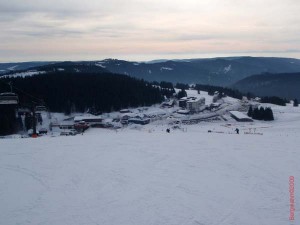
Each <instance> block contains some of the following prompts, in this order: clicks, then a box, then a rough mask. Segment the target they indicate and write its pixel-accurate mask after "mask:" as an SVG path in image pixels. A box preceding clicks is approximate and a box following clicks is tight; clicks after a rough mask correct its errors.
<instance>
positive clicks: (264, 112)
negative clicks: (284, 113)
mask: <svg viewBox="0 0 300 225" xmlns="http://www.w3.org/2000/svg"><path fill="white" fill-rule="evenodd" d="M247 115H248V116H249V117H251V118H252V119H255V120H264V121H272V120H274V115H273V111H272V109H271V108H270V107H266V108H264V107H260V108H258V107H256V108H254V109H253V108H252V106H250V107H249V110H248V113H247Z"/></svg>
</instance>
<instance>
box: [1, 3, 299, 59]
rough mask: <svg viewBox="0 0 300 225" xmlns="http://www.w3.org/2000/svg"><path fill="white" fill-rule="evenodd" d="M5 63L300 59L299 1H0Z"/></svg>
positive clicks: (2, 56) (2, 54) (2, 50)
mask: <svg viewBox="0 0 300 225" xmlns="http://www.w3.org/2000/svg"><path fill="white" fill-rule="evenodd" d="M0 30H1V34H0V61H1V62H10V61H31V60H38V61H45V60H99V59H104V58H119V59H127V60H137V61H141V60H151V59H162V58H169V59H173V58H198V57H215V56H233V55H235V56H237V55H251V56H282V57H296V58H300V0H49V1H46V0H0Z"/></svg>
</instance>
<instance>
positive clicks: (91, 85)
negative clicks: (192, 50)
mask: <svg viewBox="0 0 300 225" xmlns="http://www.w3.org/2000/svg"><path fill="white" fill-rule="evenodd" d="M1 80H2V82H1V83H0V91H1V92H4V91H8V90H9V86H8V85H6V84H5V83H8V82H10V81H11V82H12V84H13V86H14V87H16V88H17V89H14V91H15V92H16V93H17V94H18V95H19V98H20V103H21V104H28V103H30V102H31V101H36V102H38V104H40V103H39V101H38V100H36V99H32V97H31V96H34V97H35V98H38V99H42V100H44V102H45V103H46V105H47V106H48V107H49V109H50V110H51V111H55V112H65V113H69V112H70V111H76V112H83V111H86V110H88V109H89V110H94V111H96V112H109V111H112V110H119V109H121V108H125V107H138V106H147V105H151V104H155V103H159V102H161V100H162V92H161V90H160V89H159V88H155V87H153V86H152V85H150V84H149V83H148V82H145V81H143V80H138V79H134V78H131V77H128V76H125V75H116V74H109V73H101V74H100V73H75V72H51V73H46V74H43V75H38V76H32V77H25V78H22V77H17V78H3V79H1ZM20 90H22V91H20ZM24 93H29V94H30V95H31V96H29V95H28V94H24Z"/></svg>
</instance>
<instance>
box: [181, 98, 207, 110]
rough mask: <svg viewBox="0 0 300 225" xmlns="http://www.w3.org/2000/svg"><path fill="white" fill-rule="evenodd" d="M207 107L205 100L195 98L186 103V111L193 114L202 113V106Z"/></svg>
mask: <svg viewBox="0 0 300 225" xmlns="http://www.w3.org/2000/svg"><path fill="white" fill-rule="evenodd" d="M204 105H205V98H193V99H189V100H188V101H187V102H186V109H187V110H189V111H190V112H191V113H197V112H200V110H201V106H204Z"/></svg>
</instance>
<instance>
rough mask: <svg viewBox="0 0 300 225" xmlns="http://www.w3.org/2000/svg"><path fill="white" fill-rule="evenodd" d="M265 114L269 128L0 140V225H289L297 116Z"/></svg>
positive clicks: (291, 111)
mask: <svg viewBox="0 0 300 225" xmlns="http://www.w3.org/2000/svg"><path fill="white" fill-rule="evenodd" d="M272 107H273V106H272ZM273 108H274V113H275V118H276V121H274V122H258V121H255V122H254V123H238V122H234V121H233V120H232V121H230V122H228V121H227V122H225V121H222V122H221V121H219V122H202V123H199V124H196V125H190V126H187V125H186V126H184V127H183V128H184V129H177V130H173V129H171V133H166V132H165V129H166V128H167V126H166V125H159V124H158V125H153V124H149V125H146V126H135V127H128V128H124V129H120V130H118V131H113V130H107V129H96V128H94V129H89V130H88V131H87V132H86V133H84V134H83V135H77V136H72V137H50V136H47V137H41V138H37V139H31V138H24V139H0V146H1V149H0V224H5V225H13V224H42V225H53V224H55V225H68V224H72V225H83V224H101V225H114V224H120V225H135V224H136V225H221V224H223V225H227V224H229V225H231V224H232V225H234V224H243V225H254V224H259V225H282V224H290V222H289V184H288V181H289V177H290V176H294V177H295V187H299V186H300V183H299V179H298V177H299V175H300V163H299V162H300V153H299V146H300V135H299V134H300V110H299V109H298V108H295V107H291V106H287V107H273ZM237 127H238V128H239V129H240V134H239V135H238V134H235V133H234V129H235V128H237ZM208 130H210V131H212V132H211V133H208V132H207V131H208ZM247 133H252V134H247ZM295 199H296V202H297V201H298V200H297V199H300V191H299V189H297V188H295ZM299 216H300V215H299V209H296V213H295V220H299Z"/></svg>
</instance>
